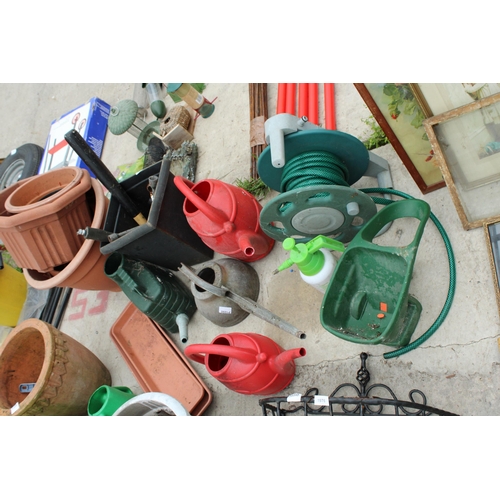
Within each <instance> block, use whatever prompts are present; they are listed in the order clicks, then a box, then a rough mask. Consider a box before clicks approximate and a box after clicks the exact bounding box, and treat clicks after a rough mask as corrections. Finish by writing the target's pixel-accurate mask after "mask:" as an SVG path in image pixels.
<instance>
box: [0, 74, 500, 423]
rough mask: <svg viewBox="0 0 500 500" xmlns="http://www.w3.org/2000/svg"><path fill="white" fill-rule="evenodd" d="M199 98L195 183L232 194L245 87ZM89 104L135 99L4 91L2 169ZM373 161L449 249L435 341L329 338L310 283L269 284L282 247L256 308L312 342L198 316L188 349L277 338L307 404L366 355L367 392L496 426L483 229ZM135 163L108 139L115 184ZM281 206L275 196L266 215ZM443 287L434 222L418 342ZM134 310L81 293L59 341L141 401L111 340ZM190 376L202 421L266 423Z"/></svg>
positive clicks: (393, 161) (424, 244)
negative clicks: (451, 263) (485, 418)
mask: <svg viewBox="0 0 500 500" xmlns="http://www.w3.org/2000/svg"><path fill="white" fill-rule="evenodd" d="M320 87H321V86H320ZM335 91H336V120H337V129H338V130H340V131H342V132H346V133H348V134H351V135H354V136H356V137H358V138H359V139H361V140H364V139H366V138H367V137H368V136H369V135H370V130H369V127H368V126H367V125H366V124H365V123H364V121H363V120H365V119H366V118H368V117H369V116H370V112H369V110H368V108H367V107H366V105H365V104H364V101H363V100H362V99H361V97H360V95H359V94H358V92H357V90H356V89H355V87H354V86H353V85H352V84H350V83H343V84H336V86H335ZM268 93H269V114H270V115H272V114H274V112H275V110H276V99H277V84H269V85H268ZM204 95H205V96H206V97H207V98H208V99H210V100H212V99H214V98H217V100H216V101H215V112H214V114H213V115H212V116H211V117H210V118H208V119H201V118H200V119H198V120H197V123H196V127H195V130H194V140H195V142H196V143H197V145H198V149H199V159H198V168H197V177H196V179H197V180H201V179H203V178H216V179H221V180H224V181H225V182H228V183H233V182H234V181H235V180H236V179H238V178H246V177H248V176H249V173H250V142H249V141H250V139H249V135H250V134H249V131H250V123H249V122H250V113H249V98H248V85H247V84H244V83H239V84H215V83H209V84H207V87H206V90H205V91H204ZM94 96H97V97H99V98H101V99H102V100H104V101H106V102H107V103H109V104H111V105H113V104H116V103H117V102H119V101H120V100H122V99H126V98H134V96H137V94H135V85H134V84H0V112H1V116H2V120H1V122H0V157H5V156H6V155H7V154H8V153H9V152H10V150H12V149H13V148H15V147H17V146H20V145H22V144H25V143H28V142H31V143H35V144H39V145H41V146H44V145H45V141H46V139H47V135H48V132H49V128H50V124H51V122H52V121H53V120H54V119H56V118H58V117H59V116H61V115H62V114H64V113H65V112H67V111H69V110H72V109H73V108H75V107H77V106H79V105H81V104H83V103H85V102H86V101H87V100H88V99H90V98H91V97H94ZM166 103H167V108H168V107H169V106H171V105H172V102H171V101H170V100H169V98H167V99H166ZM152 119H153V117H152V115H151V114H149V115H148V116H147V117H146V121H150V120H152ZM320 122H321V123H322V122H323V114H322V111H321V106H320ZM374 153H375V154H376V155H378V156H380V157H382V158H384V159H386V160H387V161H388V163H389V165H390V170H391V174H392V179H393V184H394V188H395V189H397V190H399V191H402V192H404V193H407V194H409V195H411V196H413V197H415V198H418V199H423V200H425V201H426V202H427V203H429V205H430V206H431V210H432V212H433V213H434V215H435V216H436V217H437V218H438V220H439V221H440V222H441V224H442V225H443V227H444V228H445V230H446V233H447V234H448V237H449V239H450V241H451V244H452V248H453V252H454V254H455V259H456V274H457V280H456V292H455V296H454V299H453V304H452V307H451V310H450V312H449V314H448V316H447V317H446V319H445V321H444V323H443V324H442V325H441V326H440V327H439V328H438V330H437V331H436V332H435V333H434V335H432V336H431V337H430V338H429V339H428V340H427V341H426V342H424V343H423V344H422V345H421V346H419V347H418V348H416V349H414V350H412V351H410V352H408V353H406V354H403V355H402V356H399V357H396V358H393V359H385V358H384V357H383V355H384V353H387V352H390V351H392V350H393V348H391V347H387V346H383V345H378V346H369V345H368V346H363V345H360V344H355V343H351V342H347V341H344V340H341V339H340V338H337V337H336V336H334V335H331V334H330V333H329V332H328V331H326V330H325V329H324V328H323V327H322V325H321V322H320V315H319V311H320V306H321V302H322V295H321V294H320V293H319V292H317V291H316V290H315V289H314V288H312V287H310V286H309V285H307V284H306V283H304V282H303V281H302V280H301V279H300V277H299V275H298V273H297V272H296V271H297V270H296V269H293V272H292V271H291V270H287V271H285V272H281V273H279V274H277V275H273V274H272V271H273V270H274V269H276V267H277V266H278V265H279V264H280V263H281V262H283V261H284V260H285V259H286V258H287V254H286V253H285V251H284V250H283V249H282V247H281V245H280V244H276V245H275V247H274V249H273V250H272V252H271V253H270V254H269V255H268V256H266V257H265V258H264V259H261V260H259V261H257V262H255V263H253V264H252V267H254V269H255V270H256V271H257V272H258V275H259V278H260V294H259V298H258V301H257V302H258V303H259V304H260V305H261V306H263V307H265V308H267V309H268V310H270V311H272V312H273V313H274V314H276V315H278V316H280V317H281V318H283V319H285V320H286V321H288V322H289V323H291V324H293V325H294V326H296V327H297V328H299V329H301V330H304V331H305V332H306V333H307V338H306V339H304V340H299V339H298V338H296V337H294V336H292V335H290V334H289V333H286V332H284V331H283V330H281V329H279V328H277V327H274V326H272V325H270V324H268V323H266V322H264V321H262V320H261V319H259V318H257V317H256V316H253V315H250V316H249V317H247V318H246V319H245V320H244V321H243V322H241V323H240V324H238V325H236V326H235V327H231V328H220V327H217V326H215V325H214V324H212V323H211V322H210V321H208V320H207V319H206V318H204V317H203V316H201V314H200V313H198V312H197V313H195V315H194V316H193V318H192V320H191V322H190V324H189V343H209V342H210V341H211V340H212V339H213V338H214V337H215V336H216V335H218V334H220V333H229V332H256V333H260V334H264V335H267V336H269V337H271V338H272V339H273V340H274V341H276V342H277V343H278V344H280V345H281V346H282V347H283V348H285V349H292V348H296V347H304V348H305V349H306V351H307V354H306V356H305V357H303V358H301V359H299V360H297V361H296V365H297V370H296V376H295V378H294V380H293V382H292V384H291V385H290V386H289V387H288V388H287V389H285V390H284V391H283V392H282V393H280V394H281V395H288V394H291V393H295V392H297V393H301V394H303V393H305V392H306V391H307V389H308V388H311V387H316V388H318V390H319V394H324V395H328V394H330V393H331V392H332V391H333V390H334V389H335V388H336V387H337V386H338V385H339V384H341V383H344V382H351V383H356V372H357V370H358V369H359V366H360V358H359V356H360V353H361V352H367V353H368V354H369V358H368V369H369V371H370V375H371V383H383V384H386V385H388V386H389V387H390V388H391V389H392V390H393V391H394V392H395V393H396V395H397V396H398V397H399V399H408V393H409V392H410V391H411V390H412V389H419V390H421V391H423V392H424V393H425V395H426V397H427V404H428V405H430V406H433V407H435V408H440V409H443V410H446V411H448V412H452V413H456V414H460V415H470V416H472V415H498V414H499V413H500V411H499V410H500V406H499V402H498V401H499V390H500V389H499V387H500V384H499V382H500V353H499V349H498V344H497V340H498V337H499V309H498V304H497V301H496V297H495V288H494V280H493V276H492V271H491V268H490V264H489V259H488V251H487V242H486V239H485V235H484V232H483V229H482V228H479V229H475V230H471V231H464V229H463V228H462V225H461V223H460V220H459V217H458V215H457V212H456V210H455V207H454V205H453V203H452V199H451V197H450V193H449V191H448V189H447V188H443V189H440V190H438V191H435V192H433V193H430V194H427V195H422V193H421V192H420V190H419V189H418V187H417V185H416V184H415V182H414V180H413V179H412V177H411V176H410V174H409V173H408V171H407V170H406V168H405V166H404V165H403V163H402V162H401V160H400V158H399V157H398V155H397V154H396V152H395V150H394V149H393V147H392V146H391V145H386V146H383V147H381V148H378V149H377V150H375V151H374ZM140 155H141V153H140V152H139V151H138V149H137V148H136V141H135V139H134V137H133V136H132V135H130V134H124V135H122V136H114V135H112V134H111V133H110V132H109V131H108V133H107V136H106V140H105V143H104V149H103V153H102V157H101V158H102V160H103V162H104V164H105V165H107V166H108V167H109V168H110V169H111V170H112V171H113V172H114V173H115V174H117V173H118V167H119V166H120V165H124V164H127V163H131V162H134V161H135V160H136V159H137V158H138V157H139V156H140ZM373 185H374V182H373V179H371V178H362V179H361V180H360V181H358V183H356V185H355V187H360V188H361V187H371V186H373ZM276 194H277V193H276V192H272V193H271V194H270V195H268V196H267V198H266V199H264V200H262V204H263V205H265V204H266V203H267V202H268V201H269V200H270V199H271V198H272V197H274V196H276ZM379 208H380V207H379ZM411 229H412V228H411V227H410V226H406V225H404V224H403V225H396V224H395V225H394V226H393V227H392V228H391V229H390V230H389V231H388V232H387V233H386V235H384V238H385V241H386V242H387V243H386V244H390V245H395V246H397V245H401V244H403V243H404V242H405V241H406V242H408V241H409V240H408V239H406V240H405V238H410V239H411V236H412V235H413V233H412V232H411ZM221 257H222V256H221V255H218V254H217V255H216V256H215V258H216V259H217V258H221ZM448 280H449V271H448V261H447V256H446V251H445V247H444V244H443V241H442V239H441V237H440V235H439V232H438V230H437V229H436V227H435V226H434V225H433V224H432V223H431V222H429V223H428V224H427V226H426V229H425V231H424V235H423V238H422V240H421V243H420V246H419V250H418V254H417V258H416V261H415V267H414V272H413V276H412V280H411V284H410V293H411V294H412V295H413V296H415V297H416V298H417V299H418V300H419V301H420V303H421V304H422V314H421V317H420V320H419V322H418V325H417V327H416V330H415V333H414V335H413V337H412V340H415V339H417V338H419V337H420V336H421V335H422V334H424V333H425V332H426V331H427V330H428V329H429V327H430V326H431V325H432V324H433V323H434V321H435V320H436V318H437V317H438V315H439V313H440V311H441V309H442V307H443V304H444V301H445V298H446V294H447V292H448ZM128 303H129V301H128V299H127V297H126V296H125V294H124V293H122V292H109V293H102V292H92V291H77V290H75V291H74V292H73V295H72V299H71V301H70V303H69V306H68V308H67V311H66V314H65V317H64V320H63V323H62V325H61V328H60V329H61V330H62V331H63V332H65V333H66V334H68V335H70V336H72V337H73V338H75V339H76V340H78V341H79V342H81V343H82V344H84V345H85V346H87V347H88V348H89V349H90V350H91V351H92V352H94V354H96V355H97V356H98V357H99V358H100V359H101V361H102V362H103V363H104V364H105V365H106V367H107V368H108V369H109V371H110V372H111V375H112V380H113V385H124V386H128V387H130V388H131V389H132V390H133V391H134V392H135V393H136V394H139V393H141V392H143V390H142V389H141V387H140V385H139V383H138V382H137V380H136V379H135V378H134V376H133V374H132V372H131V371H130V369H129V367H128V365H127V364H126V362H125V361H124V360H123V358H122V357H121V355H120V353H119V352H118V350H117V348H116V346H115V345H114V343H113V341H112V340H111V338H110V328H111V327H112V325H113V323H114V322H115V321H116V319H117V318H118V316H119V315H120V313H121V312H122V311H123V309H124V308H125V307H126V306H127V304H128ZM172 339H173V340H174V342H175V343H176V345H177V346H178V347H179V349H181V350H183V349H184V348H185V344H182V343H181V342H180V341H179V336H178V335H172ZM189 343H188V344H187V345H189ZM192 364H193V367H194V369H195V370H196V372H197V373H198V374H199V375H200V376H201V377H202V379H203V380H204V381H205V383H206V384H207V386H208V387H209V388H210V390H211V391H212V394H213V402H212V404H211V405H210V407H209V408H208V410H207V411H206V412H205V415H248V416H251V415H261V408H260V406H259V403H258V401H259V399H261V396H245V395H241V394H238V393H236V392H233V391H230V390H229V389H227V388H226V387H225V386H223V385H222V384H221V383H219V382H218V381H216V380H214V379H213V378H211V377H210V376H209V374H208V373H207V371H206V369H205V367H204V366H202V365H200V364H196V363H192Z"/></svg>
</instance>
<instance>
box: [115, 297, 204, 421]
mask: <svg viewBox="0 0 500 500" xmlns="http://www.w3.org/2000/svg"><path fill="white" fill-rule="evenodd" d="M110 335H111V338H112V339H113V341H114V343H115V344H116V346H117V347H118V350H119V351H120V354H121V355H122V356H123V358H124V359H125V361H126V362H127V364H128V366H129V368H130V369H131V370H132V373H133V374H134V376H135V377H136V378H137V381H138V382H139V385H140V386H141V387H142V389H143V390H144V391H145V392H162V393H164V394H168V395H169V396H172V397H174V398H175V399H177V400H178V401H179V402H181V403H182V404H183V406H184V408H186V410H187V411H188V412H189V413H190V414H191V415H201V414H202V413H203V412H204V411H205V410H206V409H207V408H208V406H209V405H210V403H211V402H212V393H211V392H210V390H209V389H208V387H207V386H206V384H205V383H204V382H203V381H202V380H201V378H200V377H199V375H198V374H197V373H196V372H195V371H194V370H193V368H192V367H191V365H190V364H189V362H188V361H187V358H186V357H185V356H184V354H183V353H182V352H181V351H180V350H179V349H178V348H177V346H176V345H175V344H174V343H173V341H172V340H171V339H169V338H168V336H167V334H163V332H162V331H161V329H160V327H159V326H158V325H157V324H156V323H155V322H154V321H153V320H152V319H151V318H149V317H148V316H147V315H145V314H144V313H142V312H141V311H139V309H137V307H136V306H135V305H134V304H133V303H132V302H130V303H129V304H128V305H127V306H126V307H125V309H124V310H123V312H122V313H121V314H120V316H119V317H118V319H117V320H116V321H115V323H114V324H113V326H112V327H111V330H110Z"/></svg>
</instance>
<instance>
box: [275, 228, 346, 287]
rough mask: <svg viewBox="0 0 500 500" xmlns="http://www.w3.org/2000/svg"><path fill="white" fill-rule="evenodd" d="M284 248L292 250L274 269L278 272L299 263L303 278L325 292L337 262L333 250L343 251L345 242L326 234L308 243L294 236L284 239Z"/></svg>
mask: <svg viewBox="0 0 500 500" xmlns="http://www.w3.org/2000/svg"><path fill="white" fill-rule="evenodd" d="M283 248H284V249H285V250H287V251H289V252H290V258H288V259H287V260H286V261H285V262H283V264H281V266H279V267H278V269H276V271H274V273H273V274H276V273H278V272H280V271H283V270H284V269H288V268H289V267H292V266H293V265H294V264H296V265H297V267H298V268H299V271H300V276H301V278H302V279H303V280H304V281H305V282H306V283H308V284H309V285H311V286H313V287H314V288H316V289H317V290H319V291H320V292H321V293H325V291H326V289H327V287H328V284H329V282H330V278H331V277H332V274H333V270H334V268H335V265H336V263H337V261H336V259H335V257H334V256H333V255H332V253H331V250H335V251H337V252H343V251H344V250H345V246H344V244H343V243H341V242H340V241H337V240H333V239H332V238H328V237H326V236H322V235H319V236H316V237H314V238H313V239H312V240H310V241H308V242H307V243H296V241H295V240H294V239H293V238H286V239H285V240H284V241H283Z"/></svg>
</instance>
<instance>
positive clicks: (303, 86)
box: [298, 83, 309, 118]
mask: <svg viewBox="0 0 500 500" xmlns="http://www.w3.org/2000/svg"><path fill="white" fill-rule="evenodd" d="M308 90H309V85H308V84H307V83H299V114H298V116H299V118H302V117H303V116H307V114H308V112H309V111H308V110H309V100H308V95H309V92H308Z"/></svg>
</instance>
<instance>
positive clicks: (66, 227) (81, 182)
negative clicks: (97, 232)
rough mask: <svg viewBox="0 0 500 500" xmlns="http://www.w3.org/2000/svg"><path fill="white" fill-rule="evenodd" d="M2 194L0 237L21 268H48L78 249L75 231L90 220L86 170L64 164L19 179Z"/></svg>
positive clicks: (80, 244)
mask: <svg viewBox="0 0 500 500" xmlns="http://www.w3.org/2000/svg"><path fill="white" fill-rule="evenodd" d="M12 188H13V189H10V190H9V191H8V193H4V192H1V194H0V213H1V214H2V215H1V216H0V239H1V240H2V241H3V242H4V244H5V246H6V247H7V249H8V250H9V252H10V254H11V256H12V258H13V259H14V261H15V262H16V264H17V265H18V266H19V267H22V268H26V269H34V270H37V271H39V272H47V271H50V270H52V269H54V268H55V267H57V266H60V265H62V264H66V263H68V262H70V261H71V259H72V258H73V257H74V256H75V255H76V254H77V252H78V251H79V249H80V247H81V246H82V244H83V241H84V238H83V237H82V236H78V235H77V230H78V229H80V228H82V227H86V226H88V225H89V224H90V221H91V219H92V217H91V213H90V211H89V207H88V205H87V200H86V193H87V192H88V191H89V190H90V188H91V179H90V175H89V173H88V172H87V170H83V169H81V168H78V167H65V168H61V169H57V170H53V171H50V172H47V173H45V174H41V175H36V176H34V177H31V178H29V179H27V180H26V181H25V182H22V183H21V182H18V183H16V184H14V185H13V186H12Z"/></svg>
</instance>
